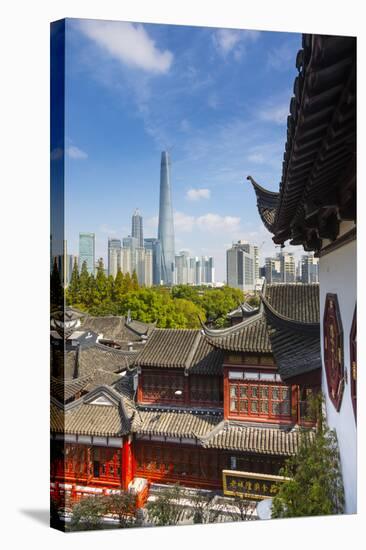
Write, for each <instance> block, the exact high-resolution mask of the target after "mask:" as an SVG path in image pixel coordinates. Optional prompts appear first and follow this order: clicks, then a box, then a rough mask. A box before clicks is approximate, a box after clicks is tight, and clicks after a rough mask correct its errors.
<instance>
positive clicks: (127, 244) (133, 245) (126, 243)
mask: <svg viewBox="0 0 366 550" xmlns="http://www.w3.org/2000/svg"><path fill="white" fill-rule="evenodd" d="M122 244H123V249H128V250H129V253H128V254H127V256H128V257H129V264H128V265H127V266H126V267H127V269H126V271H124V273H127V272H128V273H131V274H132V273H133V272H134V271H135V270H136V249H137V247H138V239H137V238H136V237H132V236H131V235H129V236H128V237H124V238H123V239H122ZM140 248H141V247H140Z"/></svg>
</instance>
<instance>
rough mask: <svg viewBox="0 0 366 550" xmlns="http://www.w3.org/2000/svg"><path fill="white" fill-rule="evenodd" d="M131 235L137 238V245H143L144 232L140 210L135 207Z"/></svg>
mask: <svg viewBox="0 0 366 550" xmlns="http://www.w3.org/2000/svg"><path fill="white" fill-rule="evenodd" d="M131 236H132V237H135V239H137V246H139V247H141V248H142V247H143V246H144V232H143V225H142V216H141V214H140V211H139V209H138V208H136V210H135V212H134V213H133V216H132V233H131Z"/></svg>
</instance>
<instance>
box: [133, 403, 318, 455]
mask: <svg viewBox="0 0 366 550" xmlns="http://www.w3.org/2000/svg"><path fill="white" fill-rule="evenodd" d="M132 432H134V433H136V434H140V435H149V436H150V435H152V436H161V437H163V436H164V437H176V438H177V437H184V438H197V439H198V440H199V444H200V445H202V446H203V447H205V448H216V449H225V450H230V451H231V450H232V451H240V452H245V453H260V454H271V455H282V456H291V455H295V454H296V453H297V451H298V447H299V443H300V439H301V437H302V436H301V432H300V431H299V430H298V429H290V428H286V429H284V428H279V427H274V426H271V427H267V426H263V425H261V426H253V425H246V424H244V423H242V422H240V423H239V422H230V421H227V420H223V417H222V416H221V415H217V414H207V413H197V412H195V411H174V412H172V411H166V410H153V411H152V410H149V411H143V410H142V411H138V412H137V413H136V414H135V415H134V418H133V422H132ZM305 437H309V438H312V437H313V432H312V431H309V432H307V435H306V436H305Z"/></svg>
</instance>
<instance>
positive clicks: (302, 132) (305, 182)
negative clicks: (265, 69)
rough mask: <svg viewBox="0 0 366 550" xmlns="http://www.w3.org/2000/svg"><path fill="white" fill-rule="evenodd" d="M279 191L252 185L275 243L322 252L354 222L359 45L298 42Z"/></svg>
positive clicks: (333, 39) (346, 40)
mask: <svg viewBox="0 0 366 550" xmlns="http://www.w3.org/2000/svg"><path fill="white" fill-rule="evenodd" d="M296 67H297V69H298V71H299V74H298V76H297V77H296V79H295V82H294V96H293V97H292V98H291V101H290V106H289V112H290V114H289V116H288V118H287V142H286V146H285V152H284V158H283V164H282V178H281V182H280V186H279V191H278V192H276V193H274V192H272V191H268V190H266V189H264V188H263V187H261V186H260V185H259V184H258V183H256V182H255V181H254V180H253V178H252V177H251V176H248V179H249V180H250V181H251V183H252V185H253V187H254V190H255V193H256V196H257V206H258V211H259V214H260V216H261V218H262V221H263V223H264V224H265V226H266V227H267V229H268V230H269V231H270V232H271V233H273V235H274V236H273V241H274V242H275V243H277V244H284V243H285V241H287V240H288V239H291V242H290V244H294V245H298V244H302V245H303V246H304V249H305V250H315V251H317V252H318V251H319V250H320V249H321V247H322V246H323V239H330V240H331V241H332V240H335V239H336V238H337V236H338V234H339V221H340V220H353V221H354V220H355V219H356V177H355V174H356V39H355V38H352V37H341V36H327V35H309V34H305V35H303V44H302V49H301V50H300V51H299V53H298V55H297V58H296Z"/></svg>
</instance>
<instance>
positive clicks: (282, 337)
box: [203, 283, 321, 380]
mask: <svg viewBox="0 0 366 550" xmlns="http://www.w3.org/2000/svg"><path fill="white" fill-rule="evenodd" d="M203 332H204V334H205V337H206V340H207V342H208V343H209V344H210V345H212V346H214V347H215V348H216V349H221V350H225V351H228V352H230V351H232V352H239V353H273V356H274V358H275V362H276V365H277V368H278V371H279V373H280V375H281V377H282V379H283V380H288V379H289V378H293V377H295V376H299V375H302V374H306V373H308V372H311V371H314V370H316V369H320V368H321V355H320V325H319V285H318V284H293V283H290V284H288V283H286V284H284V283H279V284H272V285H266V286H265V287H264V289H263V294H261V306H260V308H259V312H258V313H257V314H256V315H253V316H252V317H249V318H247V319H244V320H243V321H242V322H241V323H238V324H237V325H234V326H232V327H228V328H224V329H217V330H214V329H210V328H207V327H206V326H205V325H203Z"/></svg>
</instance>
